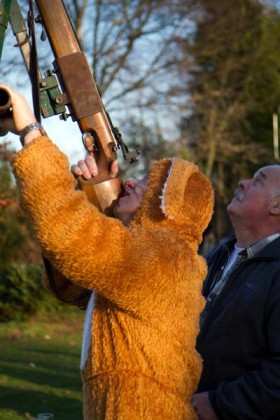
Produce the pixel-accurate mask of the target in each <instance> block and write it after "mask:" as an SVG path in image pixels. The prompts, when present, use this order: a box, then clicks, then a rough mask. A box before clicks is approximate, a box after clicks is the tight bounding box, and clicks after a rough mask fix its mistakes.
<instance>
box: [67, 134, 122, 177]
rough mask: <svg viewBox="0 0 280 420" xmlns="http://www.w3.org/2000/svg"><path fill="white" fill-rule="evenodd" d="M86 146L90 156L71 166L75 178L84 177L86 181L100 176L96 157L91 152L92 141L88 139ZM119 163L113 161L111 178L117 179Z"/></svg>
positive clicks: (85, 142)
mask: <svg viewBox="0 0 280 420" xmlns="http://www.w3.org/2000/svg"><path fill="white" fill-rule="evenodd" d="M84 145H85V147H86V149H87V151H88V155H87V156H86V158H85V159H81V160H79V161H78V162H77V164H75V165H72V166H71V171H72V173H73V174H74V175H75V176H83V178H84V179H90V178H91V177H94V176H97V175H98V168H97V164H96V160H95V156H94V152H93V151H91V149H92V147H91V145H92V140H91V139H90V138H86V139H85V141H84ZM118 169H119V168H118V161H117V160H113V162H112V163H111V165H110V177H111V178H115V177H116V176H117V173H118Z"/></svg>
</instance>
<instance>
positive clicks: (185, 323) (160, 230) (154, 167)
mask: <svg viewBox="0 0 280 420" xmlns="http://www.w3.org/2000/svg"><path fill="white" fill-rule="evenodd" d="M0 87H1V85H0ZM6 88H7V87H6ZM8 89H9V91H10V94H11V98H12V107H13V119H14V125H15V127H14V130H15V131H16V132H20V131H22V130H23V128H24V127H25V126H27V125H29V124H30V123H33V122H35V117H34V115H33V114H32V112H31V111H30V109H29V107H28V105H27V103H26V102H25V100H24V98H23V97H22V96H21V95H19V94H18V93H16V92H15V91H13V90H12V89H11V88H8ZM1 126H2V127H4V126H5V122H4V120H2V122H1ZM7 126H8V127H10V126H9V124H8V123H6V127H7ZM22 140H23V144H24V147H23V149H22V150H21V151H20V152H18V153H17V154H16V155H15V157H14V159H13V162H12V166H13V171H14V174H15V177H16V180H17V184H18V187H19V191H20V196H21V203H22V206H23V208H24V209H25V212H26V215H27V217H28V220H29V223H30V226H31V228H32V230H33V232H34V234H35V236H36V238H37V240H38V242H39V244H40V246H41V248H42V252H43V253H44V255H45V256H46V257H47V258H48V260H49V261H51V263H52V265H53V266H54V267H55V269H56V270H58V272H59V273H61V274H62V275H63V276H64V277H65V278H68V279H69V280H70V281H71V282H73V284H76V285H77V286H78V287H81V288H84V289H87V290H90V291H94V292H92V293H91V298H90V301H89V303H88V307H87V314H86V321H85V331H84V342H83V351H82V360H81V369H82V372H81V375H82V380H83V399H84V402H83V404H84V408H83V410H84V418H85V419H105V418H106V419H124V420H126V419H129V420H133V419H135V420H136V419H137V420H139V419H145V420H155V419H166V420H172V419H174V420H179V419H187V420H191V419H196V418H197V416H196V413H195V411H194V409H193V407H192V405H191V397H192V395H193V393H194V392H195V390H196V387H197V384H198V381H199V378H200V374H201V368H202V361H201V358H200V356H199V354H198V353H197V351H196V349H195V344H196V337H197V334H198V331H199V314H200V312H201V311H202V309H203V307H204V299H203V298H202V295H201V288H202V282H203V279H204V278H205V275H206V263H205V260H204V258H203V257H202V256H199V255H198V245H199V244H200V242H201V241H202V233H203V232H204V230H205V228H206V227H207V225H208V223H209V220H210V217H211V215H212V211H213V191H212V187H211V185H210V183H209V181H208V180H207V179H206V178H205V176H204V175H202V174H201V173H200V171H199V169H198V167H197V166H196V165H194V164H193V163H190V162H187V161H184V160H182V159H164V160H161V161H156V162H153V163H152V164H151V166H150V169H149V172H148V179H147V181H146V180H145V179H144V180H142V181H133V183H131V182H130V184H129V183H127V184H126V193H125V194H124V195H123V196H122V198H120V200H119V202H118V204H117V206H116V208H115V215H116V217H117V218H112V217H108V216H105V215H104V214H101V213H100V212H99V211H98V210H97V208H95V207H94V206H93V205H92V204H90V203H89V202H88V200H87V198H86V196H85V194H84V193H83V192H82V191H77V190H76V188H75V187H76V181H75V178H74V176H73V175H72V174H71V172H70V171H69V165H68V160H67V158H66V156H65V155H64V154H63V153H62V152H61V151H60V150H59V149H58V148H57V147H56V146H55V145H54V144H53V143H52V142H51V140H50V139H49V138H47V137H46V136H42V133H41V132H40V130H38V128H35V129H33V130H32V131H30V132H29V133H28V134H26V136H24V138H23V139H22ZM131 203H134V204H131ZM127 215H129V217H128V218H127Z"/></svg>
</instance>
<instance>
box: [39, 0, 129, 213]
mask: <svg viewBox="0 0 280 420" xmlns="http://www.w3.org/2000/svg"><path fill="white" fill-rule="evenodd" d="M36 4H37V8H38V10H39V13H40V16H41V20H42V23H43V25H44V27H45V29H46V32H47V35H48V39H49V42H50V45H51V48H52V51H53V54H54V57H55V68H56V72H57V76H58V79H59V81H60V84H61V86H62V89H63V92H64V93H63V94H62V95H60V97H59V98H56V100H57V101H60V103H61V104H63V105H67V106H68V107H69V110H70V113H71V115H72V118H74V119H75V120H77V122H78V125H79V127H80V130H81V132H82V133H84V135H90V136H92V138H93V142H94V150H95V157H96V161H97V167H98V176H96V177H94V178H92V179H91V180H84V179H82V178H81V177H80V178H79V183H80V186H81V188H82V189H83V190H84V191H85V192H86V193H87V195H88V198H89V200H90V201H91V202H92V203H93V204H95V205H96V206H97V207H98V208H99V209H100V210H101V211H102V212H105V213H106V214H111V212H112V207H113V205H114V202H115V200H117V198H118V196H119V195H120V193H121V191H122V183H121V180H120V179H119V178H115V179H111V177H110V175H109V168H110V164H111V162H112V161H113V160H115V159H116V157H117V155H116V151H117V143H116V140H115V137H114V134H113V132H112V129H111V126H110V123H109V121H108V118H107V114H106V111H105V109H104V106H103V104H102V101H101V98H100V95H99V92H98V89H97V87H96V84H95V81H94V79H93V77H92V74H91V71H90V67H89V64H88V62H87V59H86V56H85V54H84V53H83V51H82V50H81V48H80V46H79V43H78V41H77V38H76V34H75V32H74V30H73V28H72V25H71V22H70V20H69V18H68V15H67V13H66V11H65V7H64V5H63V2H62V1H61V0H52V1H51V2H50V1H49V0H36Z"/></svg>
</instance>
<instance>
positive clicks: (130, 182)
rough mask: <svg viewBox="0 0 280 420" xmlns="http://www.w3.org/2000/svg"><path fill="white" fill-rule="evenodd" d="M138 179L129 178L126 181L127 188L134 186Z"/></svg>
mask: <svg viewBox="0 0 280 420" xmlns="http://www.w3.org/2000/svg"><path fill="white" fill-rule="evenodd" d="M136 182H137V181H135V179H128V180H127V181H125V183H124V187H125V189H129V188H134V187H135V184H136Z"/></svg>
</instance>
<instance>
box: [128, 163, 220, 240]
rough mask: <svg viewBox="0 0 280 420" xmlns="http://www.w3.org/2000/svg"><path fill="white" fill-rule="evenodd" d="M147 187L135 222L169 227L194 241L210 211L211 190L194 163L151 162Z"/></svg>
mask: <svg viewBox="0 0 280 420" xmlns="http://www.w3.org/2000/svg"><path fill="white" fill-rule="evenodd" d="M148 177H149V180H148V186H147V190H146V192H145V195H144V199H143V202H142V204H141V206H140V208H139V209H138V211H137V213H136V215H135V217H134V219H133V221H132V223H131V224H132V225H134V224H139V223H140V224H143V225H146V226H151V227H152V226H153V227H154V226H156V225H157V226H162V227H166V228H169V229H172V230H174V231H176V232H177V233H179V234H180V236H183V237H184V238H185V239H188V240H192V241H194V242H195V243H196V244H197V243H200V242H201V241H202V234H203V232H204V230H205V229H206V227H207V226H208V224H209V222H210V219H211V216H212V213H213V202H214V197H213V195H214V194H213V189H212V186H211V183H210V182H209V181H208V179H207V178H206V177H205V176H204V175H202V173H201V172H200V171H199V168H198V166H197V165H195V164H193V163H191V162H188V161H185V160H183V159H176V158H173V159H163V160H160V161H155V162H153V163H152V164H151V165H150V169H149V174H148Z"/></svg>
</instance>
